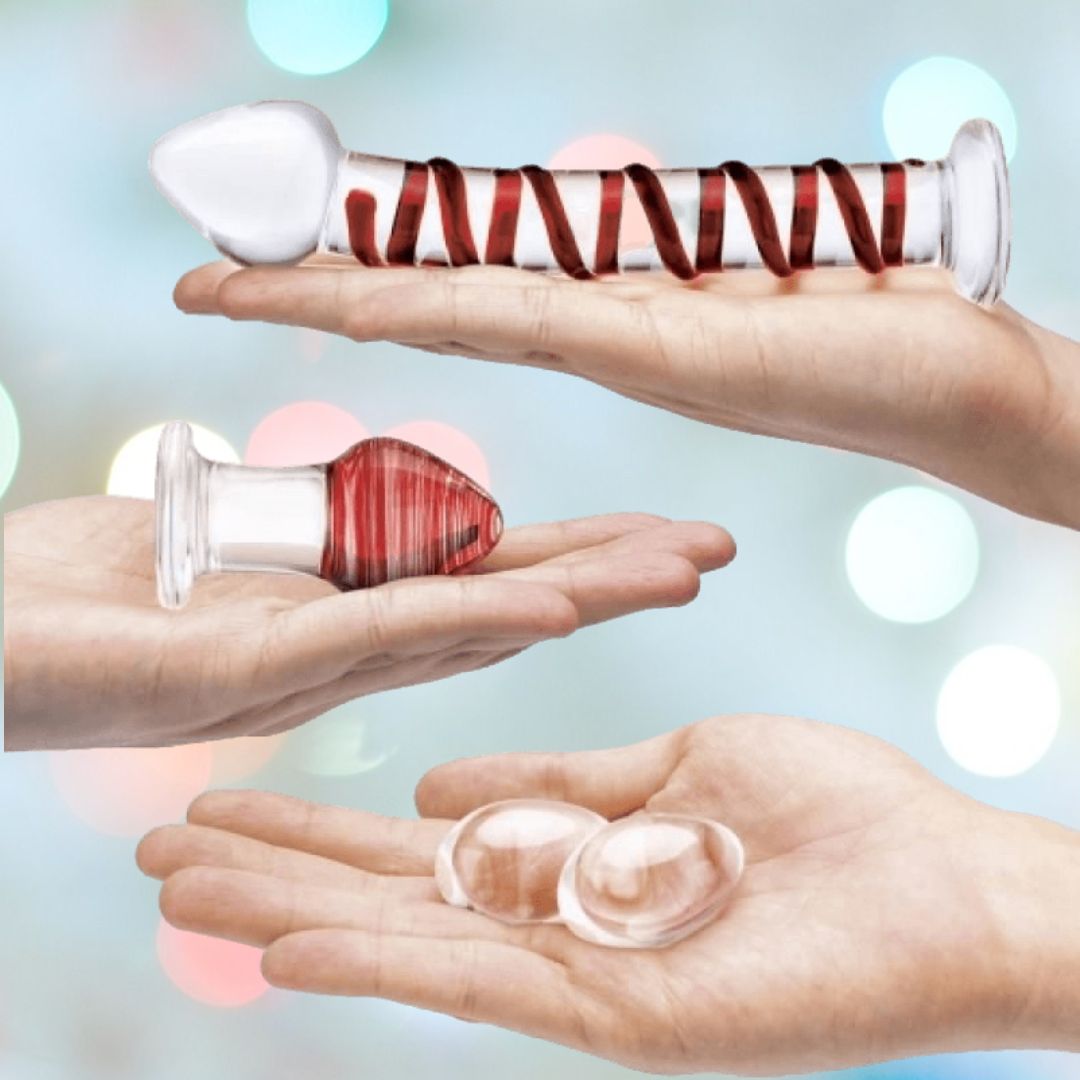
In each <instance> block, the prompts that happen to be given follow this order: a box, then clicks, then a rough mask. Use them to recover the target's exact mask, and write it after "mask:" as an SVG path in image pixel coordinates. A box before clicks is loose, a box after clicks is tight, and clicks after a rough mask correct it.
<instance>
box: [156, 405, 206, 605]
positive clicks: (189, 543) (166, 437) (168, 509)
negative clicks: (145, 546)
mask: <svg viewBox="0 0 1080 1080" xmlns="http://www.w3.org/2000/svg"><path fill="white" fill-rule="evenodd" d="M202 467H203V459H202V457H201V456H200V455H199V453H198V451H197V450H196V449H195V445H194V442H193V441H192V434H191V428H190V427H189V426H188V425H187V424H185V423H183V421H179V420H174V421H173V422H172V423H170V424H166V425H165V428H164V430H163V431H162V433H161V440H160V442H159V443H158V457H157V475H156V477H155V483H154V499H155V510H156V529H157V597H158V603H159V604H161V606H162V607H164V608H171V609H173V610H175V609H177V608H182V607H183V606H184V605H185V604H186V603H187V602H188V598H189V597H190V596H191V589H192V586H193V585H194V584H195V578H196V577H197V576H198V572H199V571H198V567H197V565H196V562H197V560H196V550H197V542H198V538H197V536H196V535H195V530H196V529H197V528H198V522H199V515H198V514H197V513H196V506H197V501H198V492H199V487H200V477H201V474H202V471H203V468H202Z"/></svg>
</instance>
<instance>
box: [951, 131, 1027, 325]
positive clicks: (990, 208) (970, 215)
mask: <svg viewBox="0 0 1080 1080" xmlns="http://www.w3.org/2000/svg"><path fill="white" fill-rule="evenodd" d="M946 164H947V167H948V172H949V178H950V182H949V184H948V187H947V198H948V213H947V214H946V222H947V226H946V228H947V234H946V242H945V262H946V265H947V266H948V267H949V269H950V270H952V272H953V279H954V281H955V283H956V288H957V291H958V292H959V293H960V294H961V295H962V296H964V297H966V298H967V299H968V300H972V301H974V302H975V303H976V304H982V305H983V306H984V307H989V306H990V305H991V304H993V303H995V302H996V301H997V299H998V298H999V297H1000V296H1001V291H1002V289H1004V287H1005V275H1006V274H1007V272H1008V269H1009V247H1010V242H1011V238H1012V225H1011V219H1010V214H1009V175H1008V171H1007V169H1006V166H1005V149H1004V147H1003V146H1002V144H1001V135H1000V134H999V133H998V129H997V128H996V127H994V125H993V124H991V123H990V121H989V120H969V121H968V122H967V123H966V124H965V125H964V126H963V127H962V128H961V129H960V130H959V131H958V132H957V133H956V138H955V139H953V143H952V147H951V148H950V150H949V156H948V158H947V159H946Z"/></svg>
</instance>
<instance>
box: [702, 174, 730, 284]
mask: <svg viewBox="0 0 1080 1080" xmlns="http://www.w3.org/2000/svg"><path fill="white" fill-rule="evenodd" d="M698 181H699V184H700V186H701V196H700V205H699V207H698V237H697V255H696V257H695V259H694V264H695V265H696V266H697V268H698V270H699V271H700V272H701V273H703V274H709V273H713V272H714V271H717V270H720V269H722V268H723V252H724V206H725V199H726V192H727V178H726V177H725V176H724V170H723V169H698Z"/></svg>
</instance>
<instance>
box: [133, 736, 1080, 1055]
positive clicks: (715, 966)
mask: <svg viewBox="0 0 1080 1080" xmlns="http://www.w3.org/2000/svg"><path fill="white" fill-rule="evenodd" d="M808 761H813V763H814V767H813V769H807V767H806V763H807V762H808ZM526 796H532V797H546V798H555V799H562V800H567V801H571V802H576V803H579V804H581V805H584V806H589V807H591V808H592V809H594V810H596V811H598V812H599V813H601V814H603V815H605V816H607V817H609V818H613V817H617V816H622V815H626V814H632V813H633V812H635V811H637V810H640V809H643V808H645V809H649V810H655V811H669V812H681V813H692V814H699V815H705V816H708V817H712V818H714V819H716V820H720V821H723V822H725V823H727V824H728V825H730V826H731V827H732V828H734V829H735V830H736V832H738V833H739V834H740V835H741V837H742V839H743V841H744V843H745V845H746V849H747V857H748V863H747V870H746V873H745V875H744V877H743V880H742V882H741V884H740V886H739V888H738V890H737V892H736V894H735V896H734V899H733V901H732V903H731V905H730V907H729V908H728V909H727V910H726V912H725V913H724V914H723V915H722V916H721V918H720V919H719V920H718V921H716V922H714V923H712V924H710V925H709V926H707V927H706V928H705V929H703V930H702V931H700V932H699V933H698V934H697V935H695V936H693V937H690V938H687V939H686V940H684V941H682V942H680V943H678V944H676V945H673V946H671V947H670V948H668V949H664V950H656V951H634V950H618V949H604V948H602V947H599V946H595V945H590V944H587V943H585V942H582V941H580V940H578V939H577V938H575V937H573V936H572V935H571V934H570V933H569V932H568V931H567V930H565V929H564V928H563V927H560V926H551V925H541V926H524V927H523V926H506V925H502V924H500V923H498V922H495V921H493V920H491V919H489V918H487V917H485V916H482V915H479V914H476V913H473V912H469V911H464V910H461V909H458V908H453V907H450V906H448V905H446V904H444V903H442V902H440V901H439V899H438V893H437V891H436V889H435V885H434V880H433V877H432V864H433V857H434V852H435V849H436V847H437V845H438V843H439V841H440V839H441V838H442V836H443V835H444V833H445V832H446V830H447V829H449V828H450V826H451V824H452V822H453V821H454V820H455V819H457V818H459V817H461V816H463V815H464V814H466V813H467V812H469V811H470V810H472V809H474V808H476V807H477V806H481V805H484V804H486V803H488V802H491V801H494V800H497V799H504V798H512V797H526ZM417 805H418V807H419V809H420V812H421V813H422V815H423V817H422V818H421V819H420V820H418V821H410V820H403V819H392V818H384V817H379V816H377V815H374V814H369V813H364V812H362V811H356V810H346V809H341V808H336V807H329V806H319V805H315V804H310V803H304V802H301V801H299V800H296V799H292V798H288V797H285V796H281V795H273V794H267V793H261V792H250V791H217V792H211V793H208V794H206V795H203V796H201V797H200V798H199V799H197V800H196V801H195V802H194V803H193V804H192V806H191V808H190V810H189V813H188V823H187V824H185V825H179V826H168V827H165V828H161V829H158V830H155V831H154V832H152V833H150V834H149V835H148V836H147V837H146V838H145V839H144V840H143V841H142V843H141V844H140V846H139V850H138V861H139V865H140V867H141V868H142V869H143V870H144V871H145V872H146V873H147V874H150V875H153V876H154V877H156V878H160V879H163V881H164V885H163V887H162V891H161V908H162V911H163V912H164V914H165V917H166V918H167V919H168V920H169V921H170V922H172V923H173V924H174V925H176V926H178V927H181V928H184V929H188V930H196V931H200V932H204V933H209V934H215V935H218V936H222V937H227V938H231V939H233V940H237V941H243V942H247V943H249V944H253V945H257V946H261V947H263V948H265V949H266V951H265V953H264V957H263V971H264V973H265V974H266V977H267V978H268V979H269V980H270V982H272V983H273V984H275V985H277V986H281V987H286V988H291V989H296V990H303V991H309V992H317V993H326V994H346V995H362V996H378V997H385V998H390V999H393V1000H395V1001H401V1002H406V1003H409V1004H412V1005H418V1006H421V1007H423V1008H427V1009H434V1010H438V1011H440V1012H445V1013H450V1014H453V1015H457V1016H460V1017H464V1018H466V1019H469V1020H478V1021H483V1022H486V1023H493V1024H498V1025H501V1026H503V1027H507V1028H512V1029H514V1030H517V1031H522V1032H526V1033H528V1034H531V1035H535V1036H539V1037H542V1038H545V1039H550V1040H553V1041H556V1042H560V1043H564V1044H566V1045H568V1046H573V1047H576V1048H578V1049H581V1050H584V1051H587V1052H589V1053H592V1054H597V1055H600V1056H602V1057H605V1058H610V1059H612V1060H614V1061H617V1062H620V1063H623V1064H626V1065H629V1066H632V1067H634V1068H639V1069H643V1070H647V1071H650V1072H675V1073H682V1072H695V1071H707V1070H720V1071H723V1072H725V1073H739V1074H746V1075H776V1074H780V1073H789V1072H808V1071H812V1070H816V1069H828V1068H839V1067H844V1066H849V1065H855V1064H858V1063H863V1062H867V1061H876V1060H882V1059H888V1058H895V1057H906V1056H909V1055H914V1054H924V1053H930V1052H936V1051H953V1050H964V1049H973V1048H998V1047H1036V1046H1037V1047H1057V1048H1061V1049H1073V1050H1080V1023H1078V1022H1077V1016H1080V986H1078V984H1077V981H1076V977H1075V973H1076V970H1077V969H1078V967H1080V933H1078V932H1077V929H1076V922H1075V910H1076V905H1077V904H1078V903H1080V836H1078V835H1077V834H1075V833H1072V832H1069V831H1068V830H1065V829H1063V828H1060V827H1058V826H1054V825H1051V824H1050V823H1048V822H1045V821H1042V820H1039V819H1035V818H1028V817H1023V816H1021V815H1015V814H1009V813H1005V812H1003V811H1000V810H995V809H992V808H990V807H988V806H985V805H982V804H980V803H977V802H974V801H973V800H970V799H968V798H966V797H964V796H961V795H959V794H958V793H956V792H955V791H953V790H951V789H949V788H948V787H946V786H945V785H943V784H941V783H940V782H939V781H937V780H936V779H935V778H934V777H932V776H931V775H930V774H929V773H928V772H926V771H925V770H924V769H923V768H922V767H921V766H919V765H917V764H916V763H915V762H914V761H912V760H911V759H910V758H908V757H907V756H905V755H904V754H902V753H900V752H899V751H897V750H895V749H894V748H892V747H890V746H888V745H887V744H885V743H883V742H880V741H879V740H877V739H874V738H871V737H869V736H866V735H863V734H860V733H857V732H854V731H850V730H847V729H844V728H839V727H833V726H830V725H826V724H821V723H815V722H811V721H804V720H795V719H788V718H782V717H768V716H733V717H726V718H717V719H713V720H708V721H705V722H703V723H699V724H696V725H693V726H691V727H688V728H684V729H681V730H679V731H676V732H674V733H672V734H667V735H662V736H660V737H659V738H656V739H652V740H650V741H648V742H644V743H639V744H637V745H634V746H630V747H625V748H622V749H616V750H607V751H589V752H585V753H578V754H560V755H549V754H511V755H502V756H499V757H491V758H480V759H473V760H465V761H459V762H455V763H452V764H449V765H445V766H442V767H440V768H437V769H435V770H434V771H433V772H431V773H429V774H428V775H427V776H426V777H425V778H424V779H423V780H422V781H421V783H420V785H419V787H418V789H417ZM1070 913H1072V915H1070Z"/></svg>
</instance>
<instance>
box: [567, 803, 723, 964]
mask: <svg viewBox="0 0 1080 1080" xmlns="http://www.w3.org/2000/svg"><path fill="white" fill-rule="evenodd" d="M743 865H744V855H743V847H742V843H741V842H740V841H739V838H738V837H737V836H736V835H735V834H734V833H733V832H732V831H731V830H730V829H729V828H727V827H726V826H724V825H721V824H719V823H718V822H715V821H710V820H709V819H707V818H698V817H687V816H683V815H679V814H649V813H641V814H635V815H633V816H632V817H628V818H623V819H622V820H620V821H616V822H612V823H611V824H610V825H608V826H606V827H605V828H603V829H601V830H600V831H598V832H596V833H594V834H593V835H592V836H590V837H589V838H588V839H586V840H585V841H584V842H583V843H582V844H581V846H580V847H579V848H578V850H577V851H575V852H574V853H573V854H572V855H571V857H570V858H569V859H568V860H567V863H566V866H565V867H564V868H563V872H562V875H561V878H560V880H559V890H558V892H559V896H558V899H559V914H560V915H561V917H562V920H563V921H564V922H565V923H566V925H567V926H568V927H569V928H570V930H572V931H573V932H574V933H575V934H576V935H577V936H578V937H581V938H584V939H585V940H586V941H592V942H594V943H596V944H599V945H609V946H614V947H621V948H632V949H633V948H636V949H649V948H662V947H664V946H666V945H671V944H673V943H674V942H676V941H681V940H682V939H683V938H685V937H687V936H689V935H690V934H692V933H694V932H695V931H697V930H700V929H701V928H702V927H703V926H705V925H706V923H709V922H711V921H712V920H713V919H715V918H716V916H717V915H719V914H720V912H721V911H722V910H723V909H724V907H725V905H726V904H727V901H728V899H729V898H730V896H731V894H732V892H733V891H734V889H735V887H736V885H738V883H739V879H740V878H741V877H742V872H743Z"/></svg>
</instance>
